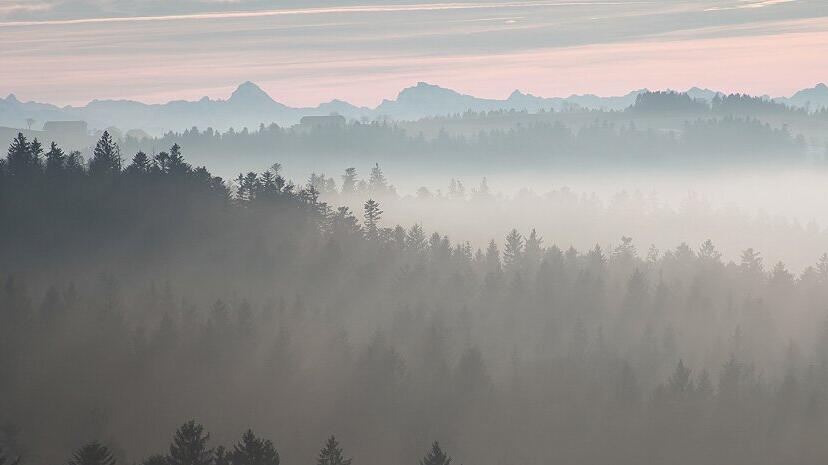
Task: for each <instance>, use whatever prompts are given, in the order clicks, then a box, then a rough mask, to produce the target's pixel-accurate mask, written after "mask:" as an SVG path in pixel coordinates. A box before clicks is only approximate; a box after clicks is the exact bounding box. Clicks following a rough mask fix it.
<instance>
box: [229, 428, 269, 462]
mask: <svg viewBox="0 0 828 465" xmlns="http://www.w3.org/2000/svg"><path fill="white" fill-rule="evenodd" d="M229 459H230V464H231V465H279V452H277V451H276V448H275V447H274V446H273V443H272V442H270V441H269V440H266V439H261V438H257V437H256V435H255V434H253V431H252V430H247V431H246V432H245V433H244V434H243V435H242V439H241V441H240V442H239V443H238V444H236V445H235V446H233V451H232V452H230V454H229Z"/></svg>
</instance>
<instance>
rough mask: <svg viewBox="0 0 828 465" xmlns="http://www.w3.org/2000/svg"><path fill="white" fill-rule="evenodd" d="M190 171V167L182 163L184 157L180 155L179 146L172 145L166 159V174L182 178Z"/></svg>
mask: <svg viewBox="0 0 828 465" xmlns="http://www.w3.org/2000/svg"><path fill="white" fill-rule="evenodd" d="M191 170H192V167H191V166H190V165H189V163H187V162H185V161H184V156H183V155H182V154H181V146H180V145H178V144H173V146H172V147H170V153H169V156H168V158H167V172H168V173H169V174H171V175H173V176H183V175H185V174H187V173H189V172H190V171H191Z"/></svg>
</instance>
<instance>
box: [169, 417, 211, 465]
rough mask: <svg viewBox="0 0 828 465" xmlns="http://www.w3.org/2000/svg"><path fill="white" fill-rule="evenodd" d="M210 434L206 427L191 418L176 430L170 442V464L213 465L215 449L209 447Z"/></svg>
mask: <svg viewBox="0 0 828 465" xmlns="http://www.w3.org/2000/svg"><path fill="white" fill-rule="evenodd" d="M209 439H210V435H209V434H207V433H205V432H204V427H203V426H202V425H200V424H198V423H196V422H195V420H190V421H188V422H187V423H184V424H183V425H181V427H180V428H178V430H177V431H176V432H175V436H174V437H173V442H172V444H170V455H169V457H168V461H169V464H170V465H212V464H213V450H212V449H208V448H207V441H209Z"/></svg>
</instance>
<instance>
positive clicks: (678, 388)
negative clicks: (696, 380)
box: [667, 359, 693, 400]
mask: <svg viewBox="0 0 828 465" xmlns="http://www.w3.org/2000/svg"><path fill="white" fill-rule="evenodd" d="M667 387H668V388H669V390H670V394H671V395H672V396H673V399H675V400H681V399H686V398H687V396H688V395H690V394H691V393H692V392H693V380H692V379H691V378H690V369H689V368H687V367H686V366H684V360H681V359H679V362H678V365H676V369H675V371H673V374H672V375H671V376H670V380H669V382H668V385H667Z"/></svg>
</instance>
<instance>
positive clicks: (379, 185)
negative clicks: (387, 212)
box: [368, 163, 389, 195]
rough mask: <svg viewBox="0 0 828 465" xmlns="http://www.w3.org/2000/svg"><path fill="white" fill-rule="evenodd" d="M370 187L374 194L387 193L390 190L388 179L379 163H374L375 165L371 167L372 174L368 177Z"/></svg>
mask: <svg viewBox="0 0 828 465" xmlns="http://www.w3.org/2000/svg"><path fill="white" fill-rule="evenodd" d="M368 189H369V190H370V192H371V193H372V194H374V195H376V194H380V195H381V194H385V193H386V192H388V190H389V187H388V180H386V179H385V175H384V174H383V173H382V170H381V169H380V166H379V163H376V164H374V167H373V168H371V176H370V177H369V178H368Z"/></svg>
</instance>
